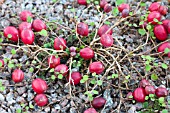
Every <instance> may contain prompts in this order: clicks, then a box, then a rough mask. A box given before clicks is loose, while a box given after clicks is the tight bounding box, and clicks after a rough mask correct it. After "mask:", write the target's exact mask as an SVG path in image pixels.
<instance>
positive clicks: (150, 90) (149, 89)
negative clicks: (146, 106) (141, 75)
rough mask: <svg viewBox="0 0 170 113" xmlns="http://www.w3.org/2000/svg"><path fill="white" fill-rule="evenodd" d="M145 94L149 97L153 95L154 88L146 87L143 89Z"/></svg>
mask: <svg viewBox="0 0 170 113" xmlns="http://www.w3.org/2000/svg"><path fill="white" fill-rule="evenodd" d="M145 93H146V95H149V94H155V87H154V86H151V85H150V86H146V87H145Z"/></svg>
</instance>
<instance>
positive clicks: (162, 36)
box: [154, 25, 168, 41]
mask: <svg viewBox="0 0 170 113" xmlns="http://www.w3.org/2000/svg"><path fill="white" fill-rule="evenodd" d="M154 34H155V36H156V38H157V39H158V40H161V41H164V40H166V39H167V37H168V34H167V32H166V29H165V28H164V26H163V25H156V26H154Z"/></svg>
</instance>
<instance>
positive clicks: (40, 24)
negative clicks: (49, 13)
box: [32, 19, 47, 32]
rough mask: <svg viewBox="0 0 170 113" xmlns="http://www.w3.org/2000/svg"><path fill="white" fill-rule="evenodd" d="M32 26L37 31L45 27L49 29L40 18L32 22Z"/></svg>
mask: <svg viewBox="0 0 170 113" xmlns="http://www.w3.org/2000/svg"><path fill="white" fill-rule="evenodd" d="M32 27H33V29H34V30H35V31H37V32H39V31H41V30H43V29H47V27H46V25H45V23H44V22H43V21H42V20H40V19H36V20H34V21H33V23H32Z"/></svg>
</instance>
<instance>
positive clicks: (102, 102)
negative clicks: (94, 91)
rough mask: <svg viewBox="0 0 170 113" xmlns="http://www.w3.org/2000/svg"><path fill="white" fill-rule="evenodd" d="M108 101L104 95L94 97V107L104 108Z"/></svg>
mask: <svg viewBox="0 0 170 113" xmlns="http://www.w3.org/2000/svg"><path fill="white" fill-rule="evenodd" d="M105 103H106V99H105V98H103V97H97V98H94V99H93V101H92V106H93V107H94V108H102V107H103V106H104V105H105Z"/></svg>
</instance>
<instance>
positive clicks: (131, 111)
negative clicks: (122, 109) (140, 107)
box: [128, 106, 136, 113]
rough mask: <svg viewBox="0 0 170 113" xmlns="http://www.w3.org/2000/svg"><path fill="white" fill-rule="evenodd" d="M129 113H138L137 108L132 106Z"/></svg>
mask: <svg viewBox="0 0 170 113" xmlns="http://www.w3.org/2000/svg"><path fill="white" fill-rule="evenodd" d="M128 113H136V107H135V106H132V107H131V108H130V109H129V110H128Z"/></svg>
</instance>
